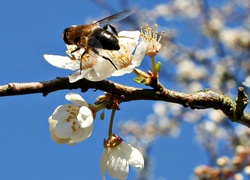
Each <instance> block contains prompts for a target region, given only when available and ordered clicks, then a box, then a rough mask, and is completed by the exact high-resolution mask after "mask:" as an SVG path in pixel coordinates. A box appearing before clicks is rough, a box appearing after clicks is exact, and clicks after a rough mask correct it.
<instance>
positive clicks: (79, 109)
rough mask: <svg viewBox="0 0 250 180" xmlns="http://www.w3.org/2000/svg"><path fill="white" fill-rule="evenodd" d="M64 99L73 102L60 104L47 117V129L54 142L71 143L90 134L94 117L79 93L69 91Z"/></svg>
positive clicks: (79, 140)
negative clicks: (48, 125)
mask: <svg viewBox="0 0 250 180" xmlns="http://www.w3.org/2000/svg"><path fill="white" fill-rule="evenodd" d="M66 99H67V100H68V101H71V102H72V103H73V104H65V105H60V106H58V107H57V108H56V109H55V111H54V112H53V114H52V115H51V116H50V117H49V124H50V127H49V129H50V132H51V137H52V139H53V140H54V141H55V142H57V143H60V144H65V143H67V144H70V145H73V144H75V143H78V142H81V141H83V140H85V139H87V138H88V137H89V136H90V135H91V133H92V130H93V120H94V117H93V113H92V111H91V110H90V109H89V105H88V103H87V102H86V101H85V100H84V99H83V98H82V97H81V96H80V95H78V94H75V93H69V94H67V95H66Z"/></svg>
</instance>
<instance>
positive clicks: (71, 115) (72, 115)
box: [66, 105, 79, 132]
mask: <svg viewBox="0 0 250 180" xmlns="http://www.w3.org/2000/svg"><path fill="white" fill-rule="evenodd" d="M66 112H68V117H67V118H66V122H67V123H71V124H72V126H71V129H72V131H73V132H76V131H77V129H78V126H77V122H76V116H77V114H78V112H79V107H78V106H71V105H68V106H67V110H66Z"/></svg>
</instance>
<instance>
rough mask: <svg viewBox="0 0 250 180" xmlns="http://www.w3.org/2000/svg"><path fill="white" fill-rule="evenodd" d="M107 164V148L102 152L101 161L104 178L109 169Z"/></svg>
mask: <svg viewBox="0 0 250 180" xmlns="http://www.w3.org/2000/svg"><path fill="white" fill-rule="evenodd" d="M107 164H108V149H105V150H104V151H103V153H102V157H101V162H100V166H101V177H102V180H105V175H104V174H105V171H106V169H107Z"/></svg>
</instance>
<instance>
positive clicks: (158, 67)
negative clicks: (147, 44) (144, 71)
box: [155, 62, 161, 72]
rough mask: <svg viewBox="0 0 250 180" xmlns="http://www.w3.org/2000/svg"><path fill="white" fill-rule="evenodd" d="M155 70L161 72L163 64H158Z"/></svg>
mask: <svg viewBox="0 0 250 180" xmlns="http://www.w3.org/2000/svg"><path fill="white" fill-rule="evenodd" d="M155 70H156V71H157V72H160V70H161V62H158V63H157V64H156V66H155Z"/></svg>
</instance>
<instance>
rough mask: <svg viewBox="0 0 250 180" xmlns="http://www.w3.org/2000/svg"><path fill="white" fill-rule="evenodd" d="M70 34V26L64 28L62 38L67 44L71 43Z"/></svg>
mask: <svg viewBox="0 0 250 180" xmlns="http://www.w3.org/2000/svg"><path fill="white" fill-rule="evenodd" d="M68 34H69V28H66V29H64V31H63V34H62V38H63V40H64V42H65V43H66V44H71V43H70V41H69V39H68Z"/></svg>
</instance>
